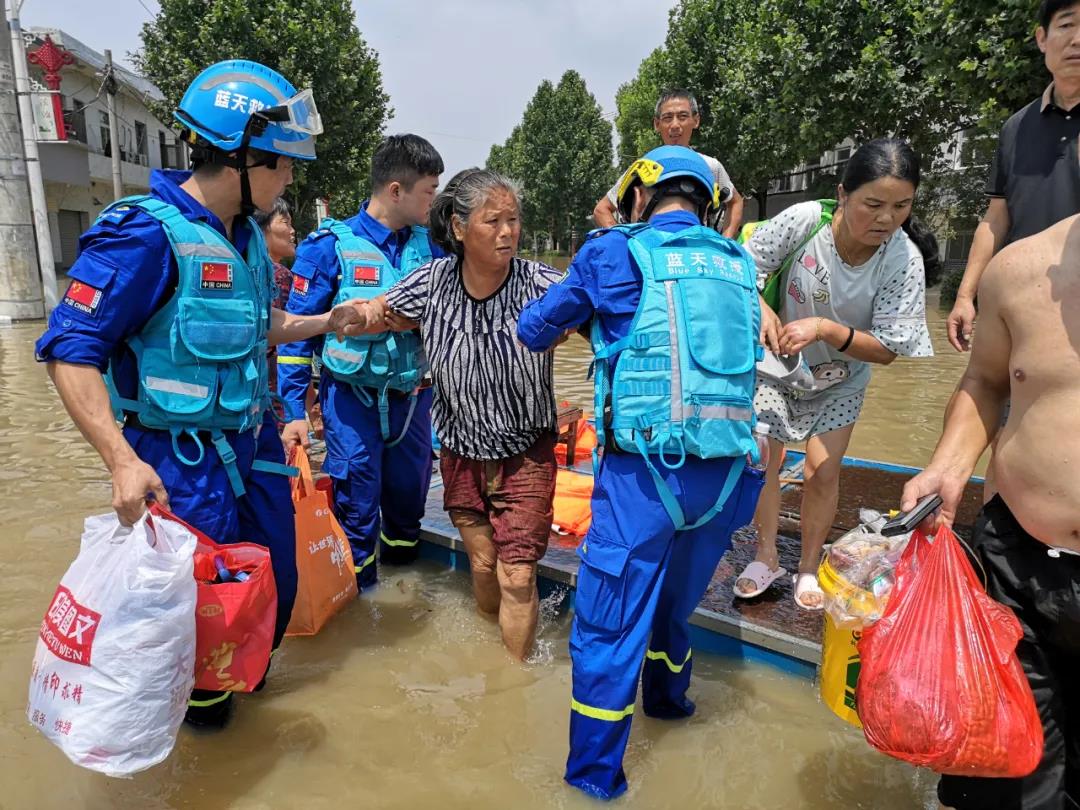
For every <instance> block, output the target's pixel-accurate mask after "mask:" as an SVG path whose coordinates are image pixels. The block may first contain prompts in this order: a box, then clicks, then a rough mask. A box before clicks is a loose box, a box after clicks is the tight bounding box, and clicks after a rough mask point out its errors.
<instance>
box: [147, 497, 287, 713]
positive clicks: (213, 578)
mask: <svg viewBox="0 0 1080 810" xmlns="http://www.w3.org/2000/svg"><path fill="white" fill-rule="evenodd" d="M150 511H151V512H153V513H155V514H159V515H161V516H163V517H165V518H168V519H169V520H174V521H176V522H177V523H179V524H181V525H182V526H185V527H187V529H188V530H190V531H191V533H192V534H194V535H195V537H196V539H197V541H198V543H197V545H196V546H195V558H194V562H195V585H196V594H197V599H196V605H195V688H196V689H210V690H213V691H215V692H250V691H252V690H253V689H254V688H255V687H256V686H257V685H258V683H259V681H260V680H262V677H263V675H265V674H266V668H267V667H268V666H269V665H270V651H271V649H272V647H273V644H274V627H275V625H276V623H277V585H276V584H275V582H274V569H273V568H272V567H271V565H270V550H269V549H268V548H266V547H265V546H260V545H258V544H257V543H227V544H224V543H216V542H214V541H213V540H211V539H210V538H209V537H207V536H206V535H205V534H204V533H203V532H200V531H199V530H198V529H196V528H195V527H194V526H192V525H191V524H189V523H186V522H185V521H183V520H180V518H178V517H176V516H175V515H174V514H172V513H171V512H168V511H166V510H164V509H161V508H160V507H158V506H156V505H155V506H151V507H150ZM215 557H216V558H218V562H215V559H214V558H215ZM219 566H222V567H224V569H225V570H226V571H227V572H228V574H229V579H228V580H227V581H224V582H223V581H221V572H220V570H219Z"/></svg>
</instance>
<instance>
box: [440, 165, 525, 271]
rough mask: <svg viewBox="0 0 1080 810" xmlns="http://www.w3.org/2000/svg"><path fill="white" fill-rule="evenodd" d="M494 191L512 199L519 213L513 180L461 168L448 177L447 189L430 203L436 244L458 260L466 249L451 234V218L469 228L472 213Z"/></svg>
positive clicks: (488, 170) (519, 194) (481, 171)
mask: <svg viewBox="0 0 1080 810" xmlns="http://www.w3.org/2000/svg"><path fill="white" fill-rule="evenodd" d="M493 191H505V192H507V193H508V194H510V196H511V197H513V198H514V202H516V203H517V206H518V210H519V211H520V210H521V187H520V186H519V185H518V183H517V182H516V181H514V180H511V179H510V178H509V177H506V176H505V175H502V174H499V173H498V172H494V171H492V170H491V169H477V168H472V169H463V170H462V171H460V172H458V173H457V174H455V175H454V176H453V177H451V178H450V182H449V183H447V184H446V188H444V189H443V190H442V191H440V192H439V193H438V195H437V196H436V197H435V200H434V201H433V202H432V203H431V213H430V214H429V215H428V224H429V225H430V229H431V238H432V239H434V240H435V244H437V245H438V246H439V247H441V248H442V249H443V250H445V251H447V252H448V253H456V254H457V256H458V258H461V257H462V256H463V255H464V254H465V246H464V245H463V244H462V243H461V242H460V241H459V240H458V238H457V236H455V235H454V217H457V219H458V222H459V223H460V224H461V225H462V226H466V227H467V226H468V224H469V217H470V216H472V213H473V211H475V210H476V209H477V208H480V207H481V206H483V204H484V203H485V202H487V199H488V196H489V195H490V194H491V192H493Z"/></svg>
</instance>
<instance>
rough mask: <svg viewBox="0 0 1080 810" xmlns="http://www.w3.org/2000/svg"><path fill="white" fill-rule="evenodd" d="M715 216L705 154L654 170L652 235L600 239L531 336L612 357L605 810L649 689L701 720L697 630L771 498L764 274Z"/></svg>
mask: <svg viewBox="0 0 1080 810" xmlns="http://www.w3.org/2000/svg"><path fill="white" fill-rule="evenodd" d="M716 203H717V194H716V188H715V184H714V181H713V177H712V173H711V172H710V171H709V168H708V166H707V165H706V164H705V162H704V161H703V160H702V159H701V158H700V157H699V156H698V155H696V154H695V153H694V152H693V151H692V150H690V149H687V148H685V147H680V146H663V147H660V148H658V149H654V150H653V151H651V152H649V153H648V154H647V155H645V157H644V158H642V159H641V160H638V161H637V162H635V163H634V165H633V166H632V167H631V168H630V170H629V171H628V172H627V174H626V176H625V178H624V182H623V184H622V185H621V187H620V191H619V205H620V207H621V208H622V212H623V215H624V219H625V220H626V221H627V222H634V223H638V224H634V225H622V226H616V227H615V228H611V229H608V230H601V231H595V232H594V233H592V234H591V235H590V238H589V240H588V241H587V242H586V243H585V244H584V245H583V246H582V248H581V250H580V251H579V252H578V254H577V256H576V257H575V259H574V261H573V263H572V264H571V266H570V269H569V271H568V273H567V276H566V278H565V279H563V280H562V281H561V282H560V283H558V284H556V285H554V286H552V287H551V288H550V289H549V290H548V291H547V293H546V294H545V295H544V296H543V297H541V298H539V299H537V300H535V301H532V302H530V303H529V304H528V305H527V306H526V308H525V310H524V311H523V312H522V314H521V319H520V321H519V324H518V337H519V338H520V339H521V340H522V341H523V342H524V343H525V344H526V345H527V346H529V348H531V349H533V350H535V351H543V350H545V349H548V348H550V347H551V346H553V345H554V344H555V343H556V342H557V341H558V340H559V338H560V337H561V336H562V335H563V334H565V333H566V331H567V330H570V329H576V328H578V327H581V326H582V325H583V324H588V325H589V332H590V339H591V341H592V345H593V350H594V354H595V356H596V368H595V386H596V418H597V429H598V433H599V434H600V444H601V446H602V447H603V459H602V461H600V463H599V470H598V473H597V478H596V484H595V489H594V492H593V499H592V510H593V513H592V525H591V527H590V529H589V531H588V534H587V536H586V537H585V539H584V541H583V542H582V544H581V547H580V549H579V552H578V553H579V556H580V557H581V561H582V565H581V568H580V570H579V572H578V584H577V593H576V596H575V614H576V615H575V617H574V625H573V630H572V632H571V636H570V655H571V659H572V661H573V697H572V700H571V713H570V756H569V759H568V761H567V767H566V780H567V781H568V782H569V783H570V784H572V785H574V786H575V787H578V788H580V789H581V790H583V791H585V792H586V793H588V794H590V795H593V796H597V797H600V798H605V799H610V798H614V797H615V796H618V795H620V794H621V793H622V792H623V791H625V790H626V776H625V774H624V772H623V767H622V759H623V752H624V751H625V749H626V742H627V738H628V736H629V733H630V721H631V717H632V715H633V712H634V700H635V696H636V694H637V680H638V673H639V672H640V673H641V682H642V694H643V703H644V709H645V713H646V714H647V715H649V716H651V717H659V718H665V719H678V718H684V717H689V716H690V715H691V714H692V713H693V712H694V704H693V703H692V702H691V701H690V700H689V699H688V698H687V697H686V689H687V686H688V685H689V682H690V669H691V666H692V660H691V651H690V635H689V630H690V628H689V623H688V620H689V618H690V615H691V614H692V613H693V610H694V608H695V607H696V606H697V604H698V602H699V601H700V599H701V598H702V596H703V595H704V593H705V589H706V587H707V586H708V584H709V581H710V579H711V578H712V575H713V571H714V570H715V568H716V565H717V563H718V562H719V561H720V558H721V556H723V554H724V552H725V551H726V550H727V549H728V548H729V546H730V544H731V533H732V532H733V531H734V530H735V529H736V528H738V527H740V526H743V525H745V524H746V523H748V522H749V521H750V520H751V518H752V517H753V513H754V506H755V503H756V501H757V496H758V493H759V491H760V488H761V479H760V475H759V474H758V473H757V472H756V471H753V470H750V469H748V468H747V467H746V458H747V456H748V455H750V456H751V457H752V458H756V457H757V449H756V446H755V442H754V439H753V435H752V427H753V424H754V414H753V407H752V403H753V394H754V365H755V362H756V360H757V359H758V358H759V357H760V354H761V351H760V343H759V329H760V310H759V304H758V296H757V287H756V285H755V271H754V264H753V262H752V261H751V259H750V257H749V256H748V255H747V254H746V253H745V252H744V251H743V250H742V248H740V247H739V246H738V245H737V244H736V243H735V242H733V241H731V240H730V239H726V238H724V237H722V236H720V235H719V234H717V233H716V232H715V231H713V230H711V229H709V228H706V227H703V226H702V222H704V221H706V220H705V217H706V215H707V214H708V211H709V210H710V208H712V207H714V206H715V205H716ZM649 505H651V508H649ZM643 662H644V663H643Z"/></svg>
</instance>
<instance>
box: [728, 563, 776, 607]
mask: <svg viewBox="0 0 1080 810" xmlns="http://www.w3.org/2000/svg"><path fill="white" fill-rule="evenodd" d="M785 574H787V571H785V570H784V569H783V568H777V569H776V570H775V571H772V570H770V569H769V566H767V565H766V564H765V563H763V562H761V561H760V560H754V561H753V562H752V563H750V564H749V565H748V566H746V568H744V569H743V571H742V573H741V574H739V576H737V577H736V578H735V582H734V583H732V586H731V590H732V592H733V593H734V594H735V596H737V597H738V598H739V599H753V598H754V597H755V596H761V595H762V594H763V593H765V591H766V590H768V588H769V586H770V585H772V584H773V583H774V582H776V580H778V579H780V577H782V576H784V575H785ZM740 579H748V580H750V581H751V582H753V583H754V584H755V585H756V586H757V587H756V588H755V589H754V590H752V591H750V592H749V593H744V592H743V591H740V590H739V588H738V583H739V580H740Z"/></svg>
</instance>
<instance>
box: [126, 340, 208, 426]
mask: <svg viewBox="0 0 1080 810" xmlns="http://www.w3.org/2000/svg"><path fill="white" fill-rule="evenodd" d="M141 371H142V372H143V374H144V376H143V378H142V384H143V389H144V390H145V391H146V396H147V398H148V399H149V400H150V404H152V405H156V406H157V407H158V408H160V409H161V410H163V411H165V412H166V413H172V414H178V415H181V416H184V417H191V420H192V421H198V418H199V417H201V416H203V415H208V414H210V413H212V412H213V410H214V402H215V401H216V399H217V393H218V366H216V365H214V364H209V363H208V364H206V365H195V364H190V365H178V364H175V363H173V362H172V360H171V358H170V352H169V350H168V349H164V348H150V347H147V348H146V349H145V350H144V352H143V363H142V366H141Z"/></svg>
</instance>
